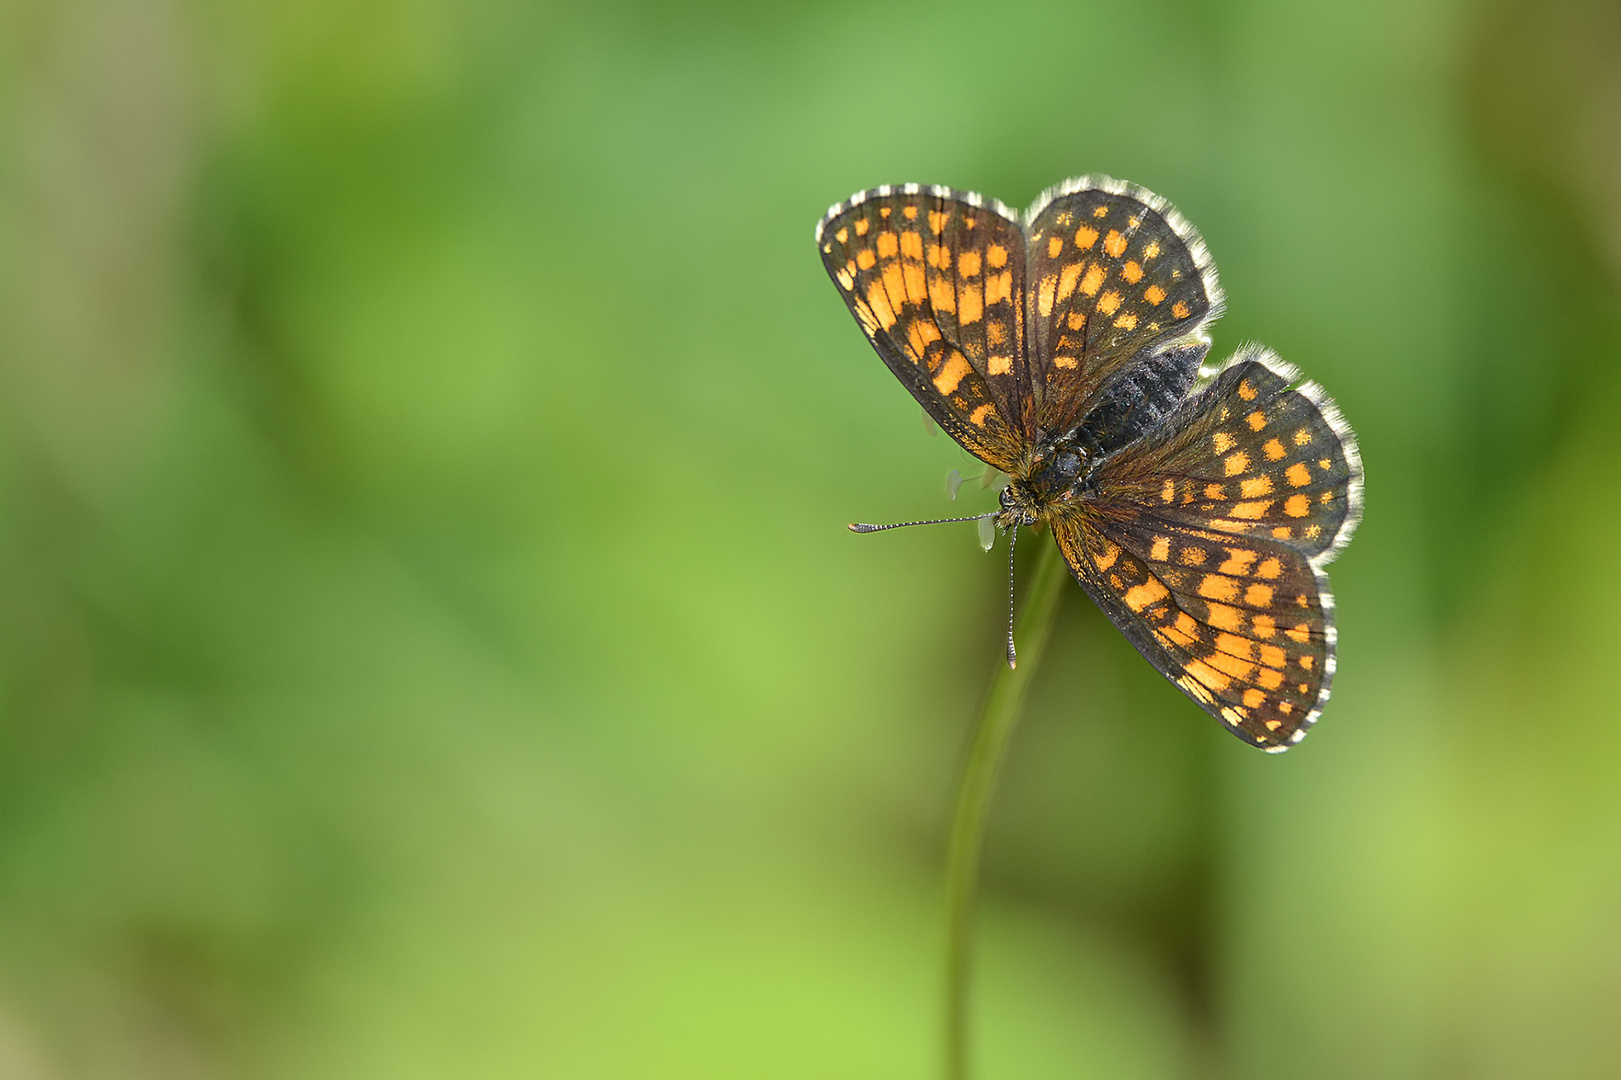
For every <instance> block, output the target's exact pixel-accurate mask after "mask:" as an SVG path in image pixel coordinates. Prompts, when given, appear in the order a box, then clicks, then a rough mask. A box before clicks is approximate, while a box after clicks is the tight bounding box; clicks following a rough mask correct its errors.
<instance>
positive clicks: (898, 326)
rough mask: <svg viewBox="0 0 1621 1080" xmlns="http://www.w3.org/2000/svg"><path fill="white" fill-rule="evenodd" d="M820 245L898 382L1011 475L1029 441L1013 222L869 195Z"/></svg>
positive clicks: (912, 199) (891, 194)
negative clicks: (1009, 471)
mask: <svg viewBox="0 0 1621 1080" xmlns="http://www.w3.org/2000/svg"><path fill="white" fill-rule="evenodd" d="M816 246H817V248H818V250H819V251H820V252H821V254H822V263H823V265H825V266H826V267H827V272H828V274H829V276H831V277H832V278H833V281H834V284H836V285H837V286H838V289H839V293H840V295H841V296H843V297H844V302H845V303H846V304H847V305H848V306H849V308H850V311H851V313H852V314H853V315H855V317H856V321H857V322H858V323H860V325H861V329H862V330H863V331H864V332H865V333H866V335H867V337H868V339H869V340H871V341H872V344H873V348H874V349H876V350H877V352H878V355H879V356H880V357H882V358H883V361H884V363H885V364H887V365H888V366H889V370H890V371H892V372H894V373H895V377H896V378H898V379H899V380H900V381H901V383H902V385H904V386H905V387H906V388H907V389H908V390H910V391H911V392H912V396H913V397H915V398H917V400H918V401H919V402H920V403H921V404H922V405H923V408H924V409H925V410H927V411H928V413H929V415H930V416H932V417H934V419H935V421H936V422H937V423H939V425H940V426H941V427H942V428H944V429H945V431H946V432H947V434H949V435H950V436H951V437H952V438H954V439H956V440H957V441H958V442H959V443H961V444H962V445H963V446H964V447H965V448H966V449H967V450H968V451H969V452H970V453H972V454H974V455H975V456H977V457H979V458H980V459H981V460H984V461H986V462H989V463H990V464H991V465H993V466H995V467H997V468H999V469H1003V470H1009V469H1011V468H1012V467H1013V466H1014V463H1015V462H1016V460H1017V459H1018V458H1019V456H1020V454H1021V453H1022V452H1023V451H1024V449H1025V447H1026V446H1027V445H1028V443H1029V434H1030V429H1029V426H1028V423H1029V419H1030V418H1029V416H1028V415H1027V413H1028V409H1027V405H1028V403H1029V401H1030V390H1029V374H1028V371H1027V369H1026V366H1025V363H1024V323H1023V319H1022V318H1021V312H1022V311H1023V308H1024V266H1025V257H1024V234H1023V233H1022V232H1021V231H1020V228H1019V222H1018V217H1017V215H1015V214H1014V212H1013V211H1011V210H1009V209H1007V207H1005V206H1003V205H1002V204H1001V203H998V202H996V201H995V200H986V199H983V198H981V197H980V196H978V195H973V194H970V193H967V192H959V191H954V190H952V189H950V188H943V187H922V186H920V185H916V184H908V185H906V186H905V187H896V188H890V187H881V188H874V189H873V190H871V191H865V192H862V193H860V194H858V195H855V196H852V197H851V198H850V200H849V201H848V202H844V203H840V204H839V205H837V206H834V207H833V208H832V209H831V210H829V211H828V214H827V216H826V217H825V218H823V219H822V221H821V223H820V224H819V225H817V227H816Z"/></svg>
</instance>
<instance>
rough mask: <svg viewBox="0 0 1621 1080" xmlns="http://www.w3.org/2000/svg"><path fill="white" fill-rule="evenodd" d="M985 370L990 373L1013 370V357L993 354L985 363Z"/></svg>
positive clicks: (1003, 372)
mask: <svg viewBox="0 0 1621 1080" xmlns="http://www.w3.org/2000/svg"><path fill="white" fill-rule="evenodd" d="M985 370H986V371H987V372H989V373H990V374H992V375H1007V374H1009V373H1010V372H1012V370H1013V357H1011V356H993V357H991V358H990V361H989V362H988V363H987V364H986V366H985Z"/></svg>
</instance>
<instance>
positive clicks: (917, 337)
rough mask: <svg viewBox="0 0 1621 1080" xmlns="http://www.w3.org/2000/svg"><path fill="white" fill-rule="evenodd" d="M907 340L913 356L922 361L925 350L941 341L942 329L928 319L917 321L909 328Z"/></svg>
mask: <svg viewBox="0 0 1621 1080" xmlns="http://www.w3.org/2000/svg"><path fill="white" fill-rule="evenodd" d="M906 340H907V343H908V344H910V345H911V346H912V352H913V354H914V355H916V356H917V357H919V358H920V359H921V358H922V356H923V352H924V350H925V349H927V348H928V347H929V345H930V344H932V343H933V342H936V341H939V340H940V329H939V327H937V326H935V325H934V323H932V322H930V321H929V320H927V319H915V320H913V322H912V325H911V326H909V327H907V330H906Z"/></svg>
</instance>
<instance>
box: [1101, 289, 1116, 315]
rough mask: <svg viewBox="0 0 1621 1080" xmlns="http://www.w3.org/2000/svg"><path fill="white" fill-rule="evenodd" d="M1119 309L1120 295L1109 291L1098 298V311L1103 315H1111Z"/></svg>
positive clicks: (1111, 290)
mask: <svg viewBox="0 0 1621 1080" xmlns="http://www.w3.org/2000/svg"><path fill="white" fill-rule="evenodd" d="M1119 307H1120V294H1119V293H1117V292H1115V291H1114V290H1113V289H1110V290H1109V291H1108V292H1106V293H1104V294H1103V295H1102V296H1100V297H1098V310H1099V311H1101V312H1103V314H1105V315H1113V314H1114V313H1115V312H1116V311H1117V310H1118V309H1119Z"/></svg>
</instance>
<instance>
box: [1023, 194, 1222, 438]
mask: <svg viewBox="0 0 1621 1080" xmlns="http://www.w3.org/2000/svg"><path fill="white" fill-rule="evenodd" d="M1025 236H1026V245H1027V251H1028V259H1029V271H1028V279H1029V289H1028V296H1027V298H1026V311H1025V322H1026V327H1027V330H1026V335H1027V337H1028V340H1029V354H1030V368H1031V379H1032V393H1033V395H1034V397H1035V400H1036V402H1037V410H1036V411H1037V418H1038V423H1039V425H1040V426H1041V427H1042V428H1043V429H1045V430H1047V431H1052V432H1064V431H1068V430H1070V429H1071V428H1073V427H1074V426H1075V425H1076V424H1077V423H1078V422H1079V421H1080V420H1082V419H1083V418H1084V417H1086V416H1087V414H1088V413H1090V412H1091V411H1092V410H1093V409H1094V408H1096V407H1097V406H1098V404H1099V403H1100V402H1101V401H1102V398H1103V395H1104V394H1105V392H1106V391H1108V390H1109V389H1110V387H1111V385H1112V384H1113V383H1114V382H1115V380H1116V379H1117V378H1119V377H1120V376H1121V375H1122V374H1123V373H1124V372H1126V371H1128V370H1129V369H1130V368H1132V367H1133V366H1134V365H1136V364H1139V363H1141V362H1143V361H1145V360H1147V359H1148V358H1150V357H1153V356H1155V355H1156V354H1158V353H1164V352H1173V351H1174V352H1173V356H1172V357H1171V359H1172V361H1173V363H1174V364H1176V365H1178V366H1179V368H1186V371H1185V372H1184V373H1183V374H1184V376H1185V379H1184V381H1183V385H1182V389H1183V390H1185V389H1186V386H1187V384H1191V382H1192V375H1193V373H1194V371H1196V370H1197V368H1198V361H1199V360H1200V359H1202V357H1203V355H1204V353H1205V352H1206V351H1208V350H1209V346H1210V339H1209V335H1208V332H1207V331H1208V327H1209V325H1210V323H1211V322H1213V321H1214V320H1215V319H1216V318H1218V317H1219V316H1220V314H1221V311H1222V303H1223V298H1222V292H1221V286H1220V284H1219V282H1218V281H1217V278H1216V268H1215V264H1214V263H1213V262H1212V261H1211V258H1210V252H1209V250H1208V249H1207V248H1206V247H1205V244H1204V241H1203V240H1202V239H1201V238H1200V236H1199V233H1198V231H1197V230H1196V229H1194V227H1193V226H1192V225H1191V224H1189V223H1188V221H1187V220H1186V219H1184V218H1183V217H1182V215H1180V214H1178V213H1177V212H1176V210H1175V208H1174V207H1172V206H1171V204H1170V203H1168V202H1166V201H1165V200H1164V199H1162V198H1160V197H1159V196H1158V195H1155V194H1154V193H1153V192H1151V191H1149V190H1148V189H1146V188H1142V187H1138V186H1137V185H1135V184H1128V183H1125V182H1123V181H1119V180H1111V179H1109V178H1108V177H1080V178H1078V179H1074V180H1067V181H1065V182H1064V183H1062V184H1060V185H1058V186H1057V187H1054V188H1050V189H1048V190H1047V191H1046V192H1044V193H1043V194H1042V196H1041V197H1040V198H1039V199H1037V200H1036V201H1035V203H1034V204H1033V205H1032V206H1031V207H1030V209H1029V210H1028V211H1027V212H1026V214H1025ZM1190 346H1202V348H1190ZM1189 363H1191V366H1188V364H1189Z"/></svg>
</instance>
